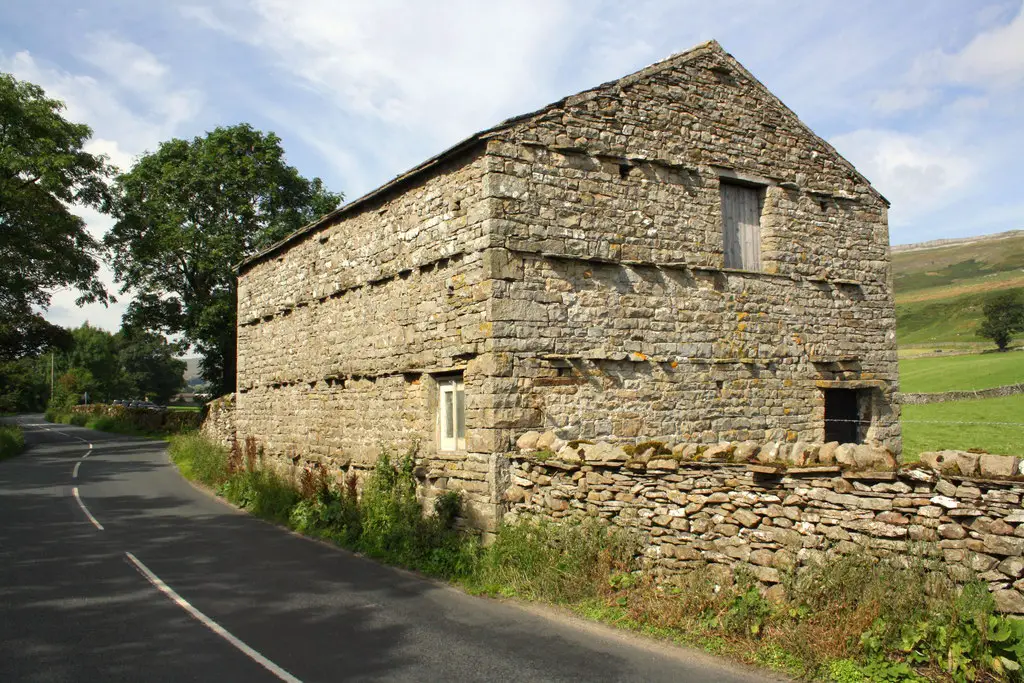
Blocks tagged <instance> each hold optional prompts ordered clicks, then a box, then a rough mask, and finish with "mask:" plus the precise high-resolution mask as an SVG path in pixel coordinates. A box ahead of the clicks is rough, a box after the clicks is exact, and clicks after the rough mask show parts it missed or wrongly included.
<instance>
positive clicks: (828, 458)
mask: <svg viewBox="0 0 1024 683" xmlns="http://www.w3.org/2000/svg"><path fill="white" fill-rule="evenodd" d="M837 448H839V442H838V441H829V442H828V443H826V444H823V445H822V447H821V448H820V449H818V462H819V463H821V464H822V465H834V464H836V449H837Z"/></svg>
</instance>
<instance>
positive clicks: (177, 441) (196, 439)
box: [170, 434, 228, 486]
mask: <svg viewBox="0 0 1024 683" xmlns="http://www.w3.org/2000/svg"><path fill="white" fill-rule="evenodd" d="M170 444H171V445H170V454H171V460H173V461H174V464H175V465H177V466H178V469H180V470H181V473H182V474H183V475H184V476H185V477H186V478H188V479H193V480H195V481H198V482H200V483H202V484H206V485H207V486H218V485H220V484H222V483H223V482H224V481H225V480H226V479H227V478H228V472H227V464H228V451H227V449H226V448H224V447H223V446H221V445H219V444H216V443H214V442H213V441H211V440H209V439H207V438H206V437H204V436H201V435H199V434H182V435H180V436H173V437H171V439H170Z"/></svg>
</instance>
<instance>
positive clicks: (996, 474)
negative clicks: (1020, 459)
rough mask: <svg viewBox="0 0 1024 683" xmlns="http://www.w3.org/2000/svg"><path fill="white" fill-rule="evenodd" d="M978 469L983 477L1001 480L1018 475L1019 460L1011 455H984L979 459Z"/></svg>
mask: <svg viewBox="0 0 1024 683" xmlns="http://www.w3.org/2000/svg"><path fill="white" fill-rule="evenodd" d="M978 469H979V471H980V473H981V476H982V477H986V478H988V479H1001V478H1005V477H1012V476H1014V475H1015V474H1016V473H1017V458H1015V457H1013V456H1010V455H989V454H987V453H986V454H982V455H981V457H979V458H978Z"/></svg>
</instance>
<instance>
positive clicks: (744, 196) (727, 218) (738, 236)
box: [721, 182, 764, 271]
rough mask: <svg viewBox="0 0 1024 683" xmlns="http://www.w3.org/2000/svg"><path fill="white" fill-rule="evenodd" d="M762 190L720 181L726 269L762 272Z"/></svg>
mask: <svg viewBox="0 0 1024 683" xmlns="http://www.w3.org/2000/svg"><path fill="white" fill-rule="evenodd" d="M763 196H764V193H763V189H762V188H759V187H750V186H747V185H737V184H733V183H726V182H722V184H721V197H722V246H723V249H724V251H725V267H726V268H736V269H739V270H752V271H759V270H761V207H762V204H763V203H764V202H763Z"/></svg>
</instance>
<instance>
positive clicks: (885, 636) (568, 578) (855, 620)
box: [170, 434, 1024, 683]
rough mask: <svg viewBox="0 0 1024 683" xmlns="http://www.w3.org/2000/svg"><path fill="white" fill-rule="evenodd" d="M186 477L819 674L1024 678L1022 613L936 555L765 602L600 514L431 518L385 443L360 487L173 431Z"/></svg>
mask: <svg viewBox="0 0 1024 683" xmlns="http://www.w3.org/2000/svg"><path fill="white" fill-rule="evenodd" d="M170 453H171V458H172V460H173V461H174V462H175V464H176V465H177V466H178V467H179V469H180V470H181V472H182V474H184V475H185V476H186V477H188V478H190V479H192V480H194V481H197V482H199V483H202V484H205V485H207V486H210V487H212V488H214V489H215V490H216V491H217V493H218V494H220V495H222V496H223V497H224V498H226V499H227V500H229V501H230V502H232V503H234V504H235V505H238V506H240V507H242V508H244V509H246V510H249V511H251V512H252V513H253V514H255V515H258V516H260V517H263V518H264V519H269V520H272V521H275V522H277V523H279V524H283V525H285V526H288V527H290V528H292V529H294V530H296V531H299V532H301V533H304V534H308V535H310V536H315V537H319V538H323V539H328V540H331V541H333V542H335V543H337V544H338V545H341V546H343V547H346V548H350V549H352V550H356V551H359V552H363V553H365V554H367V555H370V556H372V557H375V558H377V559H380V560H383V561H385V562H388V563H391V564H396V565H400V566H404V567H408V568H411V569H415V570H419V571H421V572H424V573H426V574H429V575H432V576H435V577H439V578H442V579H446V580H449V581H452V582H454V583H456V584H457V585H460V586H462V587H463V588H465V589H466V590H468V591H470V592H473V593H478V594H486V595H495V596H506V597H515V598H521V599H526V600H537V601H542V602H546V603H552V604H557V605H562V606H564V607H567V608H569V609H571V610H573V611H575V612H576V613H578V614H580V615H582V616H585V617H587V618H590V619H594V620H597V621H602V622H605V623H607V624H611V625H614V626H617V627H620V628H625V629H629V630H633V631H637V632H640V633H643V634H646V635H649V636H653V637H657V638H661V639H667V640H671V641H673V642H677V643H680V644H685V645H688V646H692V647H698V648H702V649H704V650H706V651H708V652H710V653H712V654H716V655H722V656H727V657H729V658H732V659H735V660H739V661H742V662H745V663H748V664H754V665H758V666H762V667H767V668H771V669H774V670H777V671H781V672H784V673H787V674H789V675H793V676H797V677H801V678H804V679H808V680H811V679H813V680H824V681H836V682H841V683H854V682H862V681H865V682H866V681H919V680H949V681H953V680H955V681H982V680H1020V678H1019V675H1018V674H1019V662H1020V661H1021V659H1022V657H1024V623H1022V622H1018V621H1014V620H1009V619H1005V618H1002V617H999V616H996V615H995V614H994V612H993V608H994V606H993V602H992V598H991V596H990V595H989V593H988V591H987V589H986V587H985V585H984V584H982V583H980V582H974V583H969V584H967V585H966V586H962V587H960V586H956V585H954V584H952V583H951V582H949V581H948V580H947V579H945V578H944V577H945V575H944V574H943V573H941V572H939V571H935V570H936V569H937V566H936V565H934V564H929V562H927V561H925V560H921V561H919V562H916V563H911V565H910V566H907V564H906V563H900V564H897V563H896V562H895V561H893V562H887V561H884V560H882V561H879V560H875V559H873V558H869V557H864V556H847V557H841V556H835V557H833V558H831V559H830V560H828V561H827V562H826V563H825V564H823V565H815V566H813V567H809V568H807V569H805V570H804V571H802V572H801V573H800V574H793V573H790V574H788V575H787V577H786V583H785V584H784V587H785V590H784V591H782V594H781V595H778V596H775V597H776V599H774V600H769V599H768V598H767V597H766V596H765V594H764V593H763V592H762V590H761V589H760V588H759V586H758V585H757V584H756V583H755V582H754V581H753V580H752V577H750V576H749V575H746V574H744V573H743V572H742V571H740V572H737V573H736V574H735V575H728V574H725V573H723V572H722V571H720V570H721V569H722V567H721V566H716V565H708V566H706V567H703V568H700V569H696V570H693V571H690V572H689V573H686V574H683V575H680V576H676V577H674V578H672V579H671V580H660V581H658V580H655V578H654V577H653V576H652V575H650V574H649V573H645V572H643V571H642V570H641V562H640V561H639V560H638V557H639V550H640V545H639V543H638V539H637V538H636V537H635V536H634V535H633V534H632V533H631V532H629V531H625V530H621V529H616V528H611V527H608V526H606V525H605V524H603V523H601V522H599V521H597V520H592V519H591V520H586V521H567V522H563V523H561V524H554V523H550V522H543V521H530V520H521V521H519V522H517V523H514V524H506V525H504V526H503V527H502V528H501V529H500V530H499V532H498V534H497V538H496V540H495V541H494V543H493V544H491V545H490V546H487V547H483V546H481V545H480V544H479V543H478V541H477V538H476V537H475V536H474V535H472V534H471V533H469V532H467V531H464V530H461V529H460V528H459V527H458V526H457V525H456V520H457V517H458V513H459V510H460V507H461V505H460V500H459V497H458V494H455V493H449V494H446V495H444V496H441V497H440V498H438V499H437V502H436V503H435V506H434V509H433V511H431V513H430V514H428V515H426V516H424V514H423V509H422V506H421V505H420V503H419V501H418V500H417V499H416V480H415V477H414V475H413V457H412V454H408V455H406V456H405V457H404V458H399V459H398V460H397V461H395V460H393V459H392V457H391V456H390V455H388V454H387V453H382V455H381V457H380V459H379V460H378V462H377V465H376V467H375V469H374V471H373V472H372V473H371V474H370V475H369V476H368V477H367V478H366V480H365V481H364V482H363V486H362V493H361V495H360V494H359V493H357V487H356V484H357V482H356V480H355V479H354V478H353V477H347V478H344V479H343V480H341V481H333V480H332V479H331V477H330V476H329V475H328V474H327V472H326V471H325V470H323V469H322V468H310V469H306V470H304V471H303V473H302V475H301V476H300V477H299V478H298V479H297V480H289V479H286V478H283V477H281V476H278V475H277V474H275V473H274V472H273V471H272V470H271V468H270V467H269V465H268V464H267V463H264V462H262V461H263V458H262V454H261V452H260V449H259V448H258V446H257V445H256V444H255V442H254V441H252V440H249V441H247V442H246V444H245V445H244V447H236V448H234V449H232V450H228V449H225V448H222V447H220V446H217V445H215V444H213V443H211V442H209V441H208V440H206V439H205V438H203V437H201V436H199V435H197V434H189V435H183V436H176V437H173V438H172V439H171V448H170Z"/></svg>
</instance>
